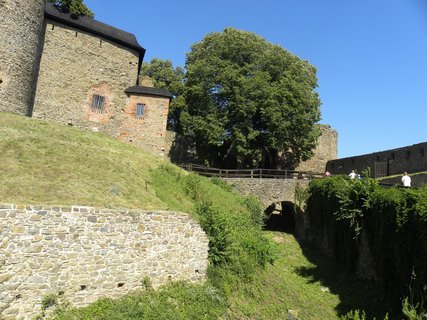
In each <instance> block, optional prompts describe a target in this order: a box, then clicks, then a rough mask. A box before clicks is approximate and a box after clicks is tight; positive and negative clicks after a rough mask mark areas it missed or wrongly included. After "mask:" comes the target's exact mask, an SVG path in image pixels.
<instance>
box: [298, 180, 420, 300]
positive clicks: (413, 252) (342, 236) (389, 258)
mask: <svg viewBox="0 0 427 320" xmlns="http://www.w3.org/2000/svg"><path fill="white" fill-rule="evenodd" d="M306 212H307V214H308V215H309V217H310V223H311V228H312V232H313V235H314V238H315V239H318V240H320V241H323V243H327V244H328V249H329V250H330V251H331V252H332V253H333V255H334V257H335V258H336V259H337V260H339V261H341V262H342V263H343V264H345V265H346V266H347V267H348V268H349V269H354V268H355V266H356V262H357V259H358V257H359V245H360V235H361V232H364V233H365V235H366V238H367V240H368V241H367V242H368V246H369V250H370V253H371V255H372V259H373V265H374V268H375V271H376V273H377V275H378V278H379V279H378V283H379V285H380V286H381V287H382V288H383V289H384V292H385V294H386V295H387V298H388V299H390V301H393V302H394V303H397V302H398V301H399V299H400V298H401V297H403V296H406V295H408V284H409V282H410V279H411V273H412V270H414V271H415V274H416V281H414V283H413V285H414V289H415V291H417V292H420V291H421V290H422V287H423V286H424V285H426V284H427V255H426V253H427V189H399V188H391V189H383V188H380V187H379V186H378V184H377V182H376V181H375V180H374V179H369V178H367V179H363V180H349V179H347V178H345V177H333V178H328V179H321V180H316V181H313V182H312V183H311V185H310V187H309V197H308V199H307V210H306Z"/></svg>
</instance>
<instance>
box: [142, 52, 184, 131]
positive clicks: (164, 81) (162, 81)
mask: <svg viewBox="0 0 427 320" xmlns="http://www.w3.org/2000/svg"><path fill="white" fill-rule="evenodd" d="M140 75H141V77H149V78H151V79H152V80H154V86H155V87H156V88H162V89H166V90H169V91H170V92H171V93H172V94H173V96H174V98H173V99H172V101H171V105H170V106H169V114H168V129H169V130H172V131H176V132H179V133H180V132H181V131H182V128H181V125H180V121H179V119H180V114H181V111H182V109H183V108H184V106H185V101H184V96H183V91H184V85H183V81H184V69H183V68H181V67H176V68H174V67H173V65H172V62H171V61H170V60H162V59H156V58H154V59H152V60H151V61H150V62H149V63H146V62H144V63H143V64H142V66H141V73H140Z"/></svg>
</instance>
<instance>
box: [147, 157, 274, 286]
mask: <svg viewBox="0 0 427 320" xmlns="http://www.w3.org/2000/svg"><path fill="white" fill-rule="evenodd" d="M172 182H173V183H172ZM212 182H214V183H212ZM152 185H153V186H154V189H155V190H156V195H157V197H159V198H160V199H161V200H162V201H164V202H165V203H167V204H169V206H170V208H171V209H173V210H180V211H185V212H189V213H192V214H193V215H194V216H195V218H196V219H198V220H199V222H200V224H201V226H202V228H203V229H204V230H205V232H206V234H207V235H208V237H209V260H210V262H211V268H210V270H209V274H210V279H211V281H212V282H213V283H214V284H215V285H217V286H218V287H221V288H222V289H223V291H224V292H225V293H227V292H229V291H230V290H232V283H233V282H234V281H242V280H247V279H250V278H251V276H252V275H253V273H254V272H256V270H257V268H259V267H263V266H265V265H266V264H267V263H270V262H272V261H273V260H274V256H275V255H274V246H273V244H272V243H271V241H270V240H269V239H268V238H267V237H265V235H264V234H263V233H262V226H263V225H264V213H263V210H262V207H261V205H260V203H259V202H258V201H257V200H256V199H255V198H253V197H242V196H240V195H237V194H234V193H232V192H230V187H229V186H228V185H225V184H224V182H222V181H218V179H213V181H211V180H210V179H208V178H205V177H201V176H198V175H195V174H183V173H182V171H181V170H179V169H178V168H177V167H175V166H172V165H162V166H161V167H160V168H158V169H156V170H153V171H152ZM189 199H190V200H189Z"/></svg>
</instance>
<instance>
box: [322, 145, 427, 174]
mask: <svg viewBox="0 0 427 320" xmlns="http://www.w3.org/2000/svg"><path fill="white" fill-rule="evenodd" d="M376 163H377V167H376ZM380 164H381V165H380ZM378 166H379V168H381V169H382V171H383V173H384V174H380V172H378V171H379V169H378ZM367 167H369V168H371V174H372V176H384V175H395V174H402V173H403V172H405V171H407V172H408V173H415V172H422V171H427V142H423V143H418V144H414V145H411V146H407V147H402V148H396V149H390V150H385V151H379V152H374V153H370V154H364V155H360V156H355V157H348V158H342V159H336V160H331V161H328V163H327V170H329V172H331V173H332V174H349V173H350V172H351V170H357V171H358V172H359V173H361V172H362V170H364V169H366V168H367Z"/></svg>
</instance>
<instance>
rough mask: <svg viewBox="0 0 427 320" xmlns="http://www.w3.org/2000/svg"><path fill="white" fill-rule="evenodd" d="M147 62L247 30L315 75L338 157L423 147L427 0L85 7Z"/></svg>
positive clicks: (104, 0)
mask: <svg viewBox="0 0 427 320" xmlns="http://www.w3.org/2000/svg"><path fill="white" fill-rule="evenodd" d="M85 4H86V5H87V6H88V7H89V8H90V9H91V10H92V11H93V12H94V13H95V19H97V20H100V21H102V22H104V23H107V24H110V25H112V26H114V27H117V28H120V29H124V30H126V31H128V32H131V33H133V34H135V35H136V37H137V39H138V42H139V43H140V44H141V46H143V47H144V48H145V49H146V50H147V53H146V55H145V59H144V61H146V62H149V61H150V60H151V59H152V58H160V59H168V60H171V61H172V62H173V65H174V66H184V64H185V57H186V53H187V52H189V50H190V47H191V45H192V44H194V43H195V42H198V41H200V40H202V39H203V37H204V36H205V35H206V34H208V33H210V32H219V31H223V30H224V28H226V27H233V28H236V29H241V30H246V31H250V32H254V33H256V34H258V35H260V36H262V37H264V38H265V39H266V40H267V41H269V42H271V43H274V44H278V45H280V46H282V47H283V48H285V49H286V50H288V51H290V52H292V53H293V54H295V55H297V56H299V57H300V58H302V59H304V60H308V61H309V62H310V63H311V64H313V65H314V66H315V67H316V68H317V70H318V78H319V82H318V83H319V87H318V92H319V94H320V98H321V100H322V106H321V111H322V120H321V123H325V124H329V125H331V127H332V128H334V129H336V130H337V131H338V137H339V138H338V156H339V157H340V158H342V157H349V156H353V155H360V154H365V153H371V152H375V151H381V150H387V149H392V148H397V147H403V146H406V145H411V144H416V143H420V142H424V141H427V126H426V123H427V0H357V1H355V0H264V1H254V0H228V1H225V0H216V1H204V0H182V1H176V0H162V1H145V0H121V1H118V0H85Z"/></svg>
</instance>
